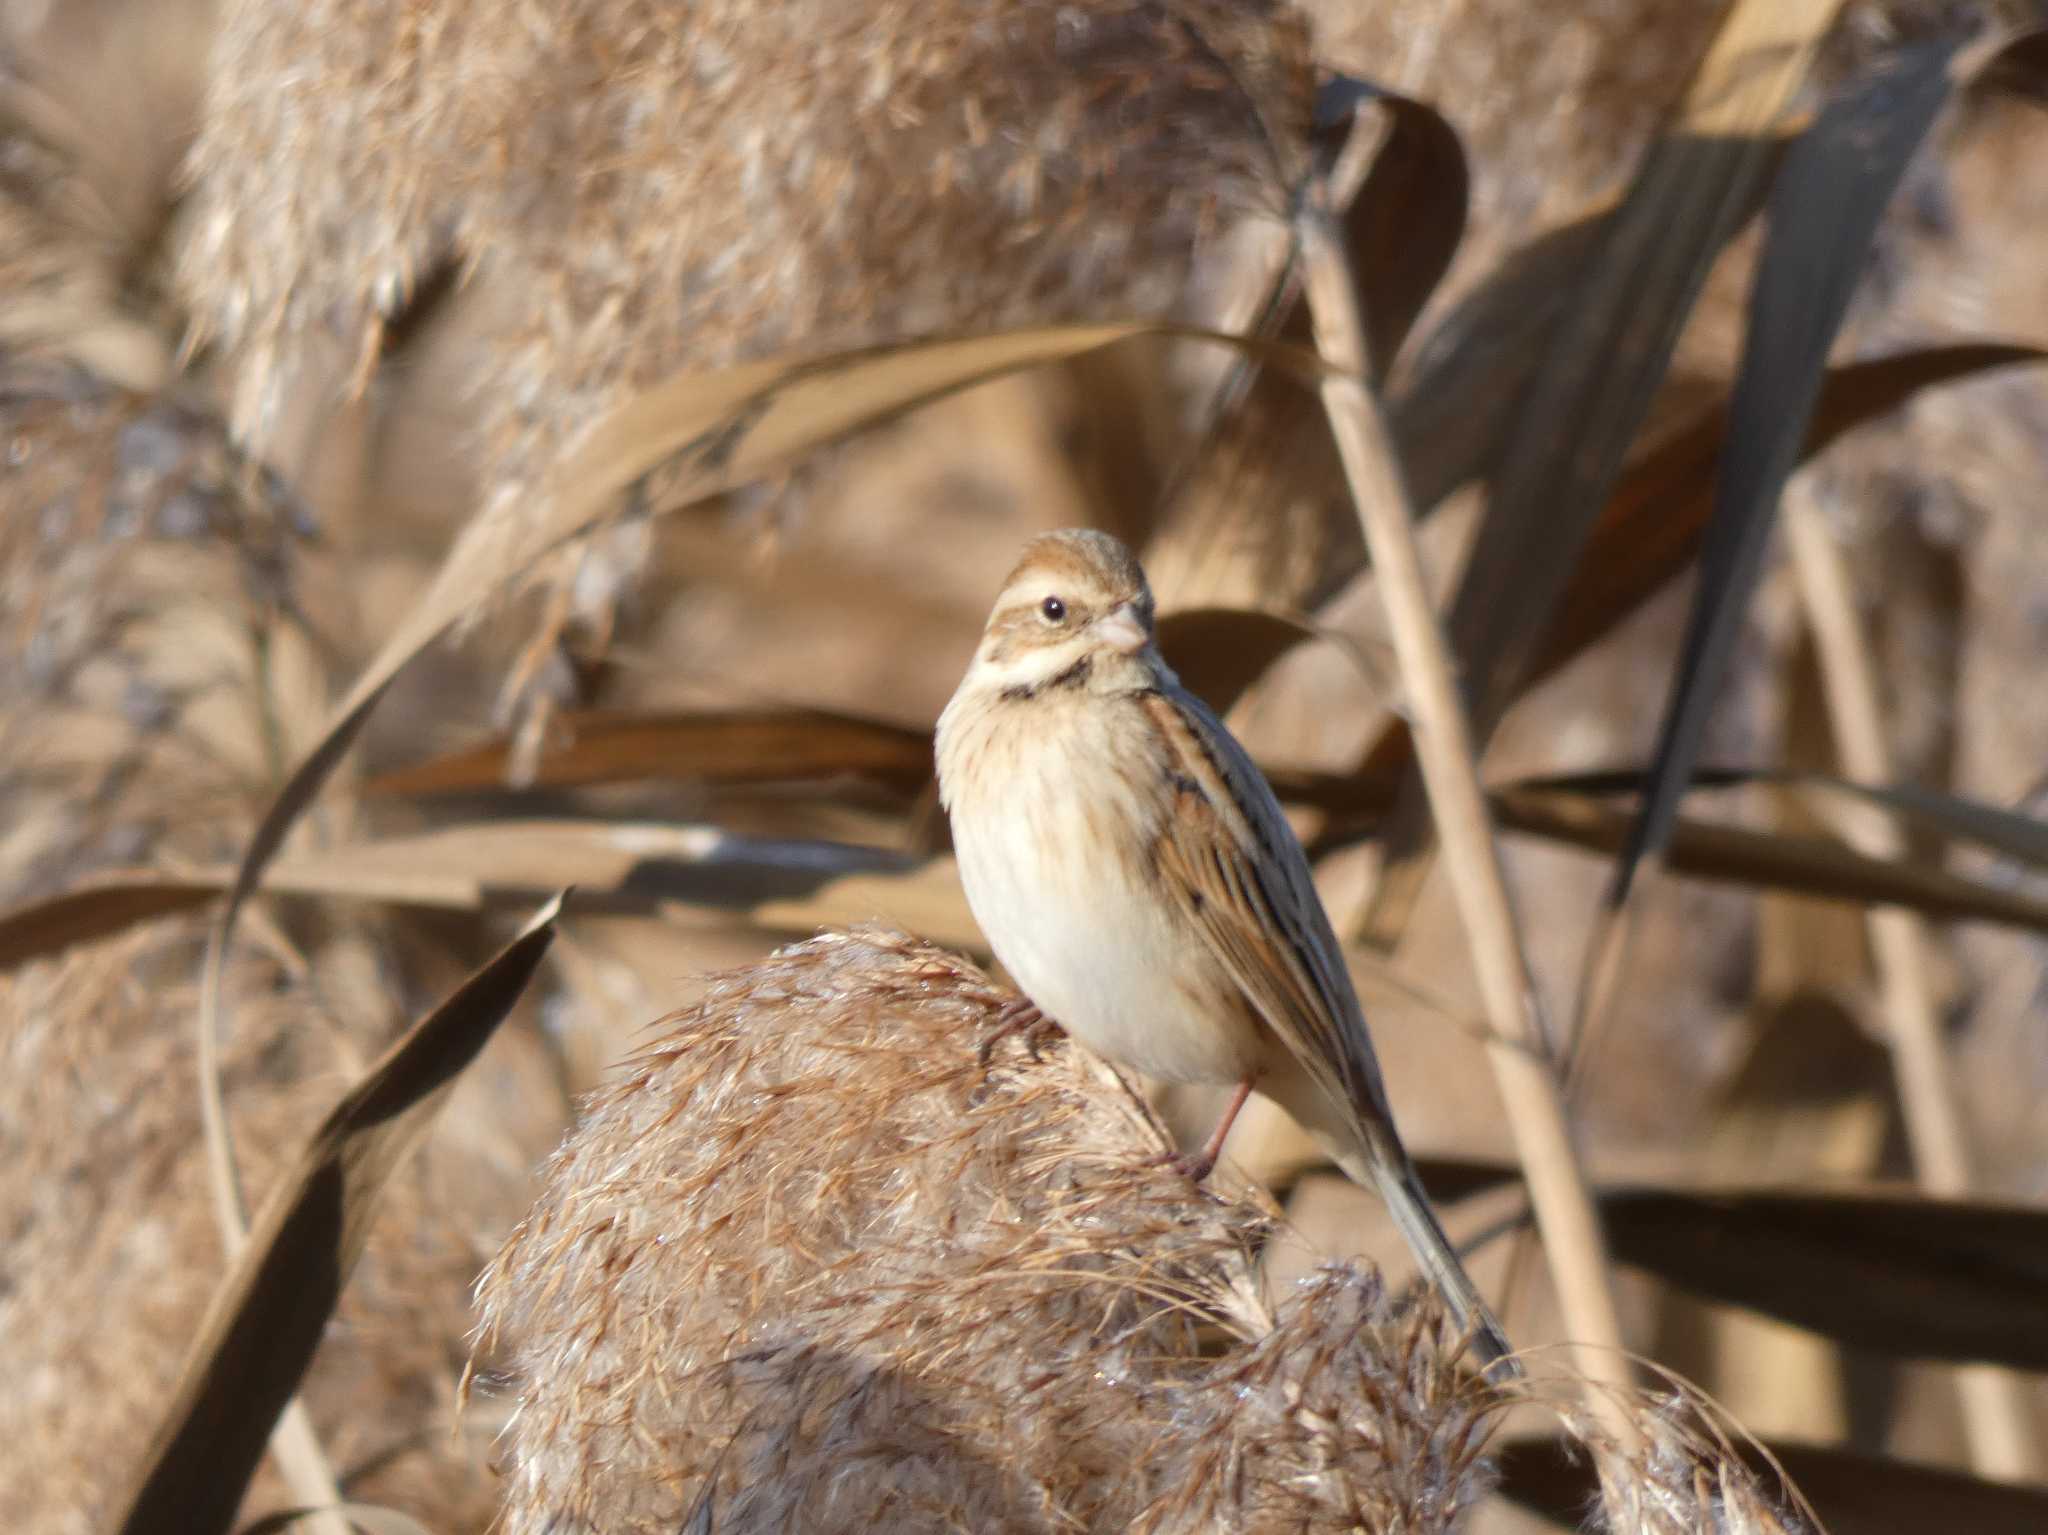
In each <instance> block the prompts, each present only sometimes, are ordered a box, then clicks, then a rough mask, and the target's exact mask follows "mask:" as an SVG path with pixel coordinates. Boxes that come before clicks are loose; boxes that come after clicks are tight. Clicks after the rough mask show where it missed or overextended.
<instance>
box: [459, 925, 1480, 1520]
mask: <svg viewBox="0 0 2048 1535" xmlns="http://www.w3.org/2000/svg"><path fill="white" fill-rule="evenodd" d="M1004 1000H1005V997H1004V994H1003V993H1001V992H999V991H998V990H997V989H996V988H995V987H994V986H993V985H991V984H990V982H989V981H988V980H987V979H986V978H985V977H983V976H982V975H981V974H980V973H979V972H977V971H975V970H974V969H973V968H971V967H970V966H968V965H967V964H966V963H965V962H963V961H962V960H960V959H958V958H956V957H954V956H952V955H950V954H947V953H945V952H943V951H941V950H938V949H935V948H932V947H930V946H927V945H924V944H920V943H915V942H913V941H911V940H909V939H906V938H901V937H897V936H894V935H890V934H882V933H862V934H852V935H844V934H840V935H828V936H825V937H821V938H818V939H816V940H813V941H812V942H809V943H805V944H801V945H798V946H795V947H793V948H790V949H787V950H784V951H782V952H781V953H780V954H778V955H776V956H775V957H773V958H771V959H770V960H768V961H766V962H764V963H762V964H760V965H757V966H754V967H752V968H750V969H745V970H740V971H735V972H731V973H729V974H727V975H726V976H724V977H722V978H720V979H719V980H718V981H717V982H716V983H715V984H714V985H713V986H712V989H711V990H710V992H709V993H708V994H707V996H706V998H705V1000H704V1001H703V1002H702V1003H701V1004H700V1005H699V1006H697V1007H695V1008H693V1009H691V1010H690V1011H689V1012H687V1013H685V1014H683V1015H681V1016H680V1017H678V1018H676V1019H674V1020H671V1022H670V1025H669V1027H668V1028H667V1030H666V1032H664V1033H663V1034H662V1036H661V1037H660V1038H659V1040H658V1041H657V1042H656V1043H655V1044H654V1045H653V1047H652V1048H651V1049H649V1050H648V1051H647V1052H646V1053H645V1054H644V1055H642V1056H640V1057H638V1058H637V1059H636V1060H635V1061H634V1062H632V1063H631V1065H630V1066H629V1068H628V1069H627V1071H626V1073H625V1074H624V1075H623V1076H621V1077H620V1079H619V1080H618V1081H617V1082H616V1083H615V1084H614V1085H613V1086H611V1087H609V1088H608V1089H606V1090H604V1091H602V1092H600V1093H599V1094H598V1095H597V1096H596V1097H595V1098H594V1100H593V1101H592V1102H591V1103H590V1104H589V1105H588V1106H587V1113H586V1117H585V1119H584V1121H583V1123H582V1125H581V1127H580V1128H579V1129H578V1130H577V1131H576V1133H575V1134H574V1135H573V1136H572V1137H571V1138H570V1139H569V1141H568V1142H567V1143H566V1144H565V1145H564V1146H563V1147H562V1149H561V1150H560V1151H559V1152H558V1153H557V1154H556V1156H555V1158H554V1160H553V1162H552V1164H551V1165H550V1167H549V1169H548V1173H547V1184H548V1186H547V1192H546V1193H545V1194H544V1196H543V1197H542V1199H541V1200H540V1202H539V1203H538V1204H537V1205H536V1206H535V1208H534V1210H533V1212H532V1213H531V1214H530V1215H529V1216H528V1217H527V1219H526V1220H525V1221H524V1222H523V1223H522V1224H521V1226H520V1227H519V1228H518V1230H517V1231H516V1232H515V1233H514V1235H513V1237H512V1239H511V1241H510V1242H508V1243H507V1245H506V1247H505V1250H504V1252H503V1253H502V1254H500V1256H499V1258H498V1260H497V1262H496V1263H495V1264H494V1265H493V1266H492V1268H491V1269H490V1270H489V1272H488V1273H487V1274H486V1276H485V1278H484V1280H483V1282H482V1284H481V1287H480V1300H481V1308H482V1316H483V1325H482V1329H481V1335H482V1336H483V1338H484V1339H485V1340H486V1341H487V1342H491V1343H494V1344H495V1343H497V1342H499V1341H500V1340H502V1342H503V1343H504V1344H505V1345H506V1347H507V1357H508V1358H509V1360H510V1361H511V1363H512V1365H513V1367H514V1374H513V1377H512V1379H513V1382H514V1383H515V1385H516V1391H517V1393H518V1399H519V1406H518V1409H517V1411H516V1413H515V1415H514V1419H513V1425H512V1429H511V1436H510V1437H511V1444H510V1450H509V1457H508V1458H509V1463H510V1466H509V1489H510V1490H509V1502H508V1508H507V1528H508V1530H509V1531H511V1532H513V1535H534V1532H539V1531H542V1530H547V1531H552V1532H557V1535H565V1532H569V1531H599V1530H602V1531H605V1532H607V1535H628V1532H638V1531H649V1532H651V1531H662V1532H664V1535H667V1532H672V1531H674V1530H675V1529H677V1528H678V1527H679V1526H680V1525H681V1524H682V1522H683V1521H684V1520H685V1519H686V1518H687V1517H688V1516H689V1514H690V1513H691V1511H692V1510H693V1508H696V1507H699V1506H701V1505H700V1501H699V1500H708V1503H709V1506H710V1507H711V1508H712V1510H713V1517H714V1521H715V1528H717V1529H718V1530H720V1531H725V1532H730V1531H745V1530H793V1529H812V1530H844V1529H860V1528H870V1527H881V1528H892V1529H893V1528H901V1529H998V1528H1000V1529H1045V1530H1052V1529H1109V1528H1119V1529H1121V1528H1126V1527H1128V1528H1135V1529H1150V1530H1179V1529H1186V1530H1194V1529H1210V1528H1215V1527H1217V1526H1219V1525H1222V1526H1227V1527H1229V1528H1233V1529H1244V1530H1268V1529H1270V1530H1282V1529H1284V1530H1290V1531H1307V1530H1330V1531H1336V1530H1354V1529H1372V1530H1382V1529H1395V1528H1398V1529H1402V1530H1409V1531H1422V1530H1448V1529H1451V1528H1452V1527H1453V1526H1454V1525H1455V1523H1456V1522H1457V1520H1458V1518H1459V1517H1460V1515H1461V1512H1462V1511H1463V1510H1464V1509H1465V1508H1466V1507H1467V1506H1468V1505H1469V1504H1471V1503H1472V1502H1473V1501H1474V1500H1475V1499H1476V1498H1477V1497H1478V1496H1479V1495H1480V1494H1481V1493H1482V1492H1483V1490H1484V1486H1485V1478H1484V1474H1483V1471H1482V1469H1481V1463H1480V1456H1481V1453H1482V1450H1483V1447H1484V1444H1485V1440H1486V1437H1487V1432H1488V1428H1489V1425H1490V1422H1491V1418H1492V1415H1493V1408H1494V1406H1495V1402H1494V1399H1493V1397H1492V1395H1491V1394H1490V1393H1489V1391H1488V1390H1487V1388H1485V1387H1483V1386H1482V1385H1480V1384H1479V1383H1478V1382H1477V1381H1476V1378H1475V1377H1473V1376H1472V1375H1471V1374H1469V1372H1467V1371H1464V1370H1463V1369H1461V1368H1459V1367H1458V1365H1457V1364H1456V1363H1455V1362H1454V1361H1453V1360H1452V1359H1450V1358H1447V1357H1446V1354H1445V1352H1444V1350H1443V1347H1442V1340H1441V1337H1440V1334H1439V1323H1438V1320H1437V1319H1436V1317H1435V1316H1434V1315H1433V1314H1430V1313H1428V1312H1426V1311H1424V1310H1421V1309H1416V1310H1412V1311H1410V1312H1409V1313H1408V1316H1407V1319H1406V1320H1396V1319H1395V1317H1394V1315H1393V1313H1392V1312H1391V1311H1390V1309H1389V1308H1388V1306H1387V1304H1386V1301H1385V1298H1384V1296H1383V1295H1382V1294H1381V1292H1380V1289H1379V1286H1378V1282H1377V1280H1376V1278H1375V1277H1373V1276H1372V1275H1370V1274H1367V1273H1360V1272H1357V1271H1353V1270H1346V1269H1330V1270H1325V1271H1324V1272H1322V1273H1321V1274H1319V1275H1318V1276H1317V1277H1316V1278H1315V1279H1313V1280H1312V1281H1310V1282H1309V1283H1307V1284H1305V1285H1304V1286H1303V1287H1301V1288H1300V1289H1299V1290H1298V1292H1297V1293H1295V1294H1294V1295H1292V1296H1291V1297H1289V1298H1288V1299H1287V1300H1286V1301H1285V1302H1284V1303H1283V1304H1282V1305H1281V1306H1280V1307H1279V1308H1278V1312H1277V1316H1276V1315H1275V1314H1274V1313H1271V1312H1269V1311H1268V1310H1267V1308H1266V1306H1265V1304H1264V1302H1263V1301H1262V1299H1261V1297H1260V1295H1259V1287H1258V1281H1257V1278H1256V1270H1255V1266H1254V1253H1255V1249H1256V1248H1257V1247H1258V1246H1259V1244H1260V1243H1261V1242H1262V1241H1263V1240H1264V1238H1265V1237H1266V1235H1267V1232H1268V1229H1269V1226H1270V1224H1271V1221H1272V1219H1273V1212H1272V1210H1271V1208H1270V1206H1268V1205H1267V1204H1266V1203H1265V1202H1264V1201H1263V1200H1261V1199H1258V1198H1255V1197H1253V1196H1251V1195H1249V1194H1247V1193H1243V1192H1238V1191H1229V1192H1217V1191H1215V1190H1210V1191H1198V1190H1196V1189H1195V1188H1194V1187H1192V1186H1191V1185H1190V1184H1189V1183H1188V1182H1187V1180H1186V1179H1185V1178H1184V1177H1183V1176H1181V1175H1180V1174H1179V1173H1177V1172H1175V1171H1173V1170H1172V1169H1170V1168H1168V1167H1164V1166H1161V1165H1159V1163H1158V1160H1157V1159H1158V1156H1159V1153H1160V1152H1161V1151H1162V1150H1163V1149H1164V1146H1165V1143H1164V1141H1163V1139H1162V1137H1161V1135H1160V1132H1159V1131H1158V1129H1157V1128H1156V1126H1155V1125H1154V1124H1153V1123H1152V1122H1151V1120H1150V1119H1149V1118H1148V1117H1147V1116H1146V1115H1145V1113H1144V1112H1143V1110H1142V1109H1141V1108H1140V1106H1139V1105H1138V1103H1137V1101H1136V1100H1135V1099H1134V1098H1133V1097H1132V1096H1131V1095H1130V1094H1129V1093H1128V1092H1127V1091H1126V1090H1125V1089H1124V1088H1123V1087H1122V1086H1121V1085H1120V1084H1118V1083H1116V1082H1115V1081H1114V1079H1113V1078H1111V1077H1109V1076H1108V1075H1107V1074H1106V1073H1105V1072H1104V1070H1103V1068H1102V1067H1100V1066H1099V1065H1098V1064H1096V1063H1094V1062H1093V1061H1092V1060H1091V1059H1090V1058H1088V1057H1086V1056H1085V1055H1084V1054H1082V1053H1081V1052H1079V1051H1075V1050H1069V1049H1066V1048H1054V1049H1053V1050H1051V1051H1050V1052H1049V1053H1048V1055H1047V1056H1046V1058H1045V1059H1043V1060H1042V1061H1038V1062H1027V1061H1026V1060H1025V1057H1024V1055H1023V1051H1022V1047H1021V1046H1014V1045H1013V1046H1006V1047H1004V1051H1003V1053H1002V1054H1000V1055H999V1056H998V1058H997V1060H996V1062H995V1064H994V1066H993V1068H992V1069H991V1070H990V1071H989V1072H988V1074H987V1075H986V1076H984V1074H983V1072H982V1070H981V1068H980V1067H979V1065H978V1063H977V1059H976V1042H977V1040H978V1039H979V1038H980V1037H981V1035H982V1034H983V1033H984V1032H985V1031H986V1030H987V1029H988V1028H989V1027H990V1026H991V1024H992V1022H993V1021H994V1019H995V1017H996V1014H997V1010H998V1008H999V1007H1000V1005H1001V1003H1002V1002H1003V1001H1004ZM1013 1051H1014V1052H1015V1053H1014V1054H1012V1052H1013Z"/></svg>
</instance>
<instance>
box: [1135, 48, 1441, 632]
mask: <svg viewBox="0 0 2048 1535" xmlns="http://www.w3.org/2000/svg"><path fill="white" fill-rule="evenodd" d="M1319 117H1323V118H1325V119H1326V120H1325V121H1324V122H1322V123H1321V125H1320V126H1321V129H1322V133H1321V137H1322V138H1323V139H1324V140H1325V145H1324V150H1325V152H1324V156H1323V158H1324V159H1325V161H1326V162H1328V177H1327V180H1328V181H1329V182H1332V183H1334V182H1337V181H1341V182H1342V183H1343V185H1342V186H1341V187H1339V186H1336V185H1332V186H1331V194H1332V196H1333V198H1334V199H1335V200H1337V201H1339V202H1342V201H1343V200H1344V197H1345V194H1346V193H1347V192H1350V189H1351V187H1352V185H1353V184H1354V183H1355V184H1356V191H1355V192H1350V197H1349V201H1348V203H1347V204H1346V205H1345V206H1344V208H1343V212H1342V219H1341V237H1342V239H1343V240H1344V242H1345V245H1346V247H1347V250H1348V253H1349V254H1350V256H1351V259H1352V261H1353V264H1354V267H1355V269H1356V271H1357V274H1358V285H1359V290H1360V292H1361V293H1363V294H1364V295H1365V298H1366V315H1365V322H1366V329H1367V334H1368V346H1367V363H1368V365H1369V367H1370V369H1371V372H1372V375H1373V378H1374V380H1375V381H1376V382H1383V381H1384V379H1385V376H1386V373H1387V370H1388V369H1389V368H1390V367H1392V365H1393V363H1394V361H1395V359H1396V358H1397V357H1398V356H1399V354H1400V351H1401V348H1402V345H1403V344H1404V342H1405V341H1406V340H1407V337H1408V334H1409V332H1410V330H1411V329H1412V328H1413V326H1414V324H1415V321H1416V319H1417V318H1418V316H1419V315H1420V314H1421V312H1422V309H1423V306H1424V305H1425V304H1426V303H1427V302H1428V300H1429V297H1430V295H1431V294H1432V293H1433V292H1435V290H1436V286H1437V284H1438V282H1439V281H1440V280H1441V279H1442V277H1443V274H1444V270H1445V268H1446V267H1447V266H1448V265H1449V263H1450V260H1451V257H1452V256H1453V255H1454V254H1455V253H1456V251H1457V247H1458V241H1459V238H1460V236H1461V234H1462V233H1463V230H1464V226H1465V191H1466V165H1465V156H1464V150H1463V148H1462V146H1461V145H1460V143H1459V141H1458V135H1457V132H1456V130H1454V129H1453V128H1452V127H1451V126H1450V124H1449V123H1447V122H1446V121H1445V120H1444V119H1443V117H1442V116H1441V115H1440V114H1439V113H1438V112H1437V111H1436V110H1435V109H1434V108H1433V107H1430V106H1428V105H1426V104H1425V103H1422V102H1419V101H1414V100H1410V99H1409V98H1407V97H1404V96H1399V95H1395V94H1392V93H1389V92H1385V91H1382V90H1380V89H1379V88H1378V87H1376V86H1372V85H1367V84H1364V83H1363V82H1359V81H1353V80H1343V79H1340V80H1338V81H1336V82H1334V83H1332V84H1331V85H1329V86H1327V87H1325V88H1324V90H1323V92H1322V94H1321V98H1320V101H1319ZM1367 156H1369V164H1368V165H1367V166H1366V169H1365V172H1364V175H1363V177H1362V179H1360V178H1358V177H1356V176H1355V174H1351V172H1352V169H1353V162H1355V161H1356V160H1358V159H1360V158H1364V157H1367ZM1269 276H1270V286H1269V288H1268V289H1267V290H1266V291H1264V292H1263V293H1262V294H1261V295H1260V296H1259V301H1258V304H1257V306H1256V307H1257V311H1258V321H1257V326H1256V328H1257V330H1258V331H1259V333H1261V334H1265V333H1272V334H1275V335H1278V336H1280V337H1281V338H1282V339H1284V340H1287V341H1291V342H1298V343H1301V344H1307V343H1308V341H1309V339H1310V335H1309V320H1308V313H1307V310H1306V308H1305V307H1304V305H1303V303H1302V295H1301V292H1300V288H1301V284H1300V277H1299V273H1298V271H1296V270H1295V264H1294V263H1293V262H1292V261H1290V260H1286V259H1277V258H1276V259H1275V260H1273V261H1272V262H1271V263H1270V271H1269ZM1342 479H1343V476H1342V473H1341V471H1340V470H1339V468H1338V466H1337V463H1336V458H1335V453H1334V449H1333V445H1332V443H1331V441H1330V435H1329V428H1328V427H1327V426H1326V425H1325V424H1324V422H1323V420H1322V417H1321V414H1320V413H1319V412H1317V411H1315V410H1314V409H1312V408H1310V407H1309V405H1308V402H1307V401H1305V400H1303V399H1302V397H1301V396H1300V394H1299V393H1298V392H1297V391H1296V390H1295V389H1294V388H1292V387H1291V385H1290V383H1289V381H1287V380H1285V379H1279V378H1273V377H1267V376H1263V375H1259V374H1257V372H1256V364H1255V360H1254V359H1250V358H1244V359H1239V360H1237V361H1236V362H1234V363H1232V364H1231V367H1230V371H1229V372H1228V373H1226V374H1225V375H1224V377H1223V379H1222V380H1221V381H1220V382H1219V383H1218V384H1217V385H1216V386H1215V388H1214V389H1213V390H1212V392H1211V396H1210V398H1209V400H1208V402H1207V404H1206V406H1205V420H1204V423H1203V426H1202V428H1201V430H1200V432H1199V433H1198V435H1197V438H1196V440H1195V442H1194V444H1193V445H1192V447H1190V448H1189V449H1187V450H1185V452H1184V455H1183V458H1182V460H1181V462H1180V463H1179V464H1178V465H1177V467H1176V468H1175V470H1174V472H1173V475H1172V476H1171V478H1170V479H1168V480H1167V481H1166V482H1165V483H1164V484H1163V485H1161V486H1160V487H1159V489H1158V492H1157V494H1158V497H1159V499H1160V501H1161V503H1162V507H1161V509H1162V510H1163V511H1165V512H1167V513H1168V520H1167V522H1166V525H1165V526H1164V527H1163V528H1162V529H1161V530H1160V534H1159V537H1158V538H1157V539H1155V540H1153V541H1152V542H1151V543H1150V544H1149V545H1148V546H1147V547H1146V549H1145V565H1146V569H1147V570H1148V571H1150V572H1151V573H1152V577H1153V586H1154V589H1155V590H1156V591H1159V592H1161V593H1162V594H1164V595H1165V596H1166V597H1167V599H1168V600H1169V601H1170V602H1172V603H1175V604H1178V603H1187V602H1195V601H1199V602H1203V603H1208V604H1220V603H1225V602H1231V603H1236V604H1238V605H1265V606H1269V607H1270V606H1274V605H1280V604H1293V605H1295V606H1298V607H1302V608H1313V607H1315V606H1317V605H1319V604H1320V603H1322V602H1323V601H1324V600H1325V599H1326V598H1327V597H1328V596H1329V595H1330V594H1331V593H1332V592H1334V591H1335V590H1336V589H1337V588H1338V587H1339V586H1340V585H1341V584H1342V582H1343V580H1344V579H1345V578H1346V577H1348V576H1349V575H1350V574H1352V573H1355V572H1356V571H1357V569H1358V568H1359V566H1360V565H1361V564H1362V563H1363V560H1364V551H1363V546H1362V545H1361V543H1360V541H1359V537H1358V529H1357V519H1356V518H1355V517H1354V516H1353V515H1352V512H1351V507H1350V503H1349V501H1348V500H1347V499H1346V498H1345V496H1344V495H1343V492H1342Z"/></svg>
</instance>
